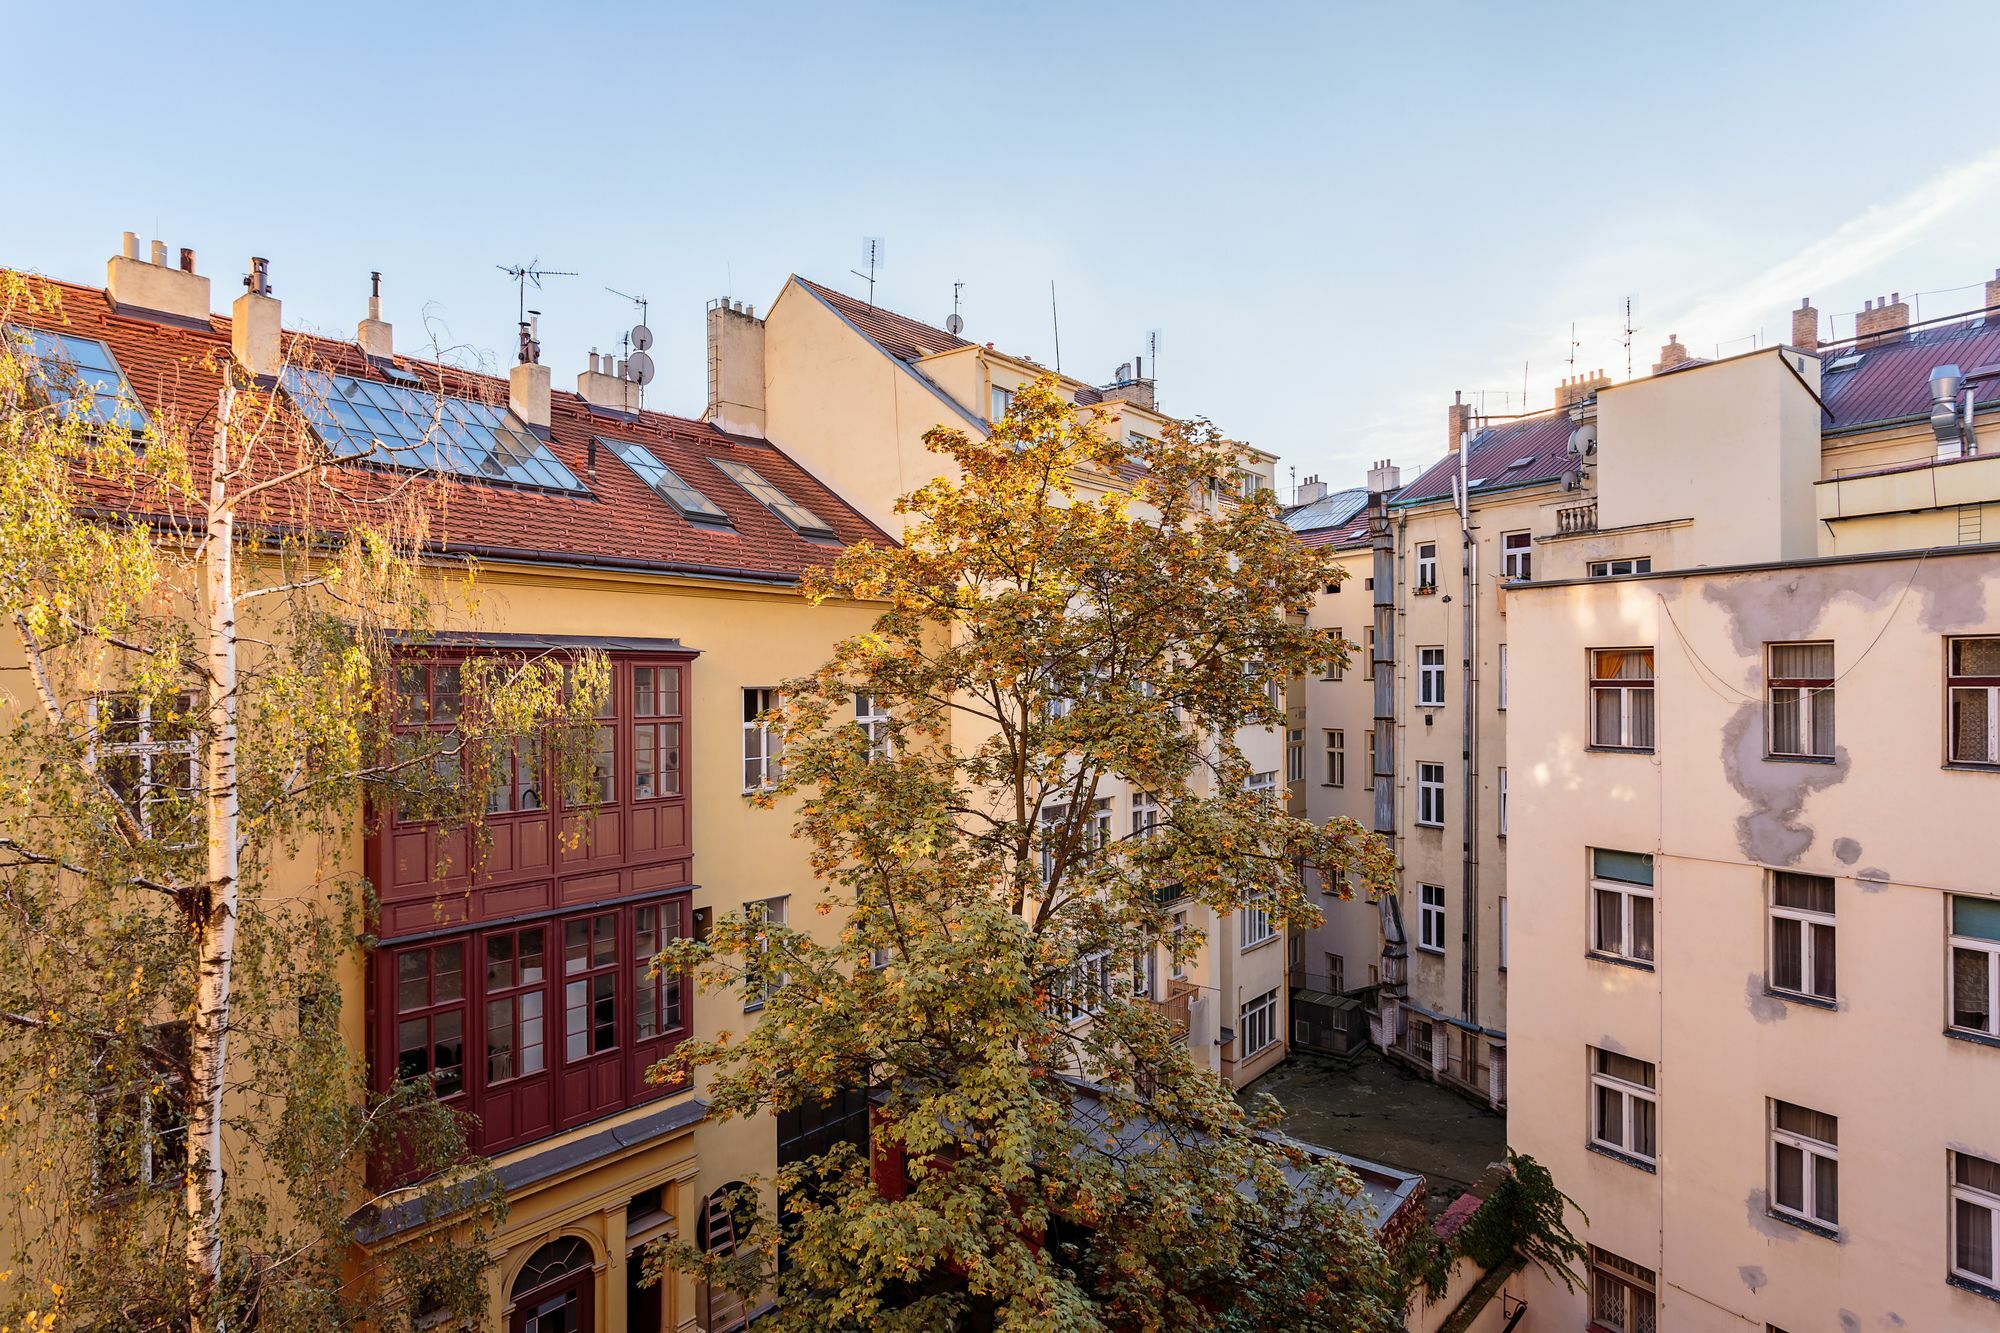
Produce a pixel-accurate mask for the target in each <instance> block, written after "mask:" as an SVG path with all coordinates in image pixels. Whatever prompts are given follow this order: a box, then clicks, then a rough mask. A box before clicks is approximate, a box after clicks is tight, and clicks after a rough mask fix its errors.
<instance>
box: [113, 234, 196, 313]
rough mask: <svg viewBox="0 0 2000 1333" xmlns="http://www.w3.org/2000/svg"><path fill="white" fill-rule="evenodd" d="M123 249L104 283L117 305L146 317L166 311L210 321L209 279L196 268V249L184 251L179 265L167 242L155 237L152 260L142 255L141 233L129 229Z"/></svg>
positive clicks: (115, 258)
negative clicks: (172, 260)
mask: <svg viewBox="0 0 2000 1333" xmlns="http://www.w3.org/2000/svg"><path fill="white" fill-rule="evenodd" d="M119 249H120V253H118V254H115V255H113V256H112V257H111V262H110V263H109V264H107V265H105V270H104V287H105V290H106V291H108V292H110V293H111V303H112V304H113V305H115V306H117V307H118V308H119V309H120V310H121V311H124V312H126V313H129V314H136V315H139V316H142V317H143V316H147V315H153V316H160V315H164V316H166V317H167V318H169V319H173V320H182V321H186V322H189V323H199V324H204V325H205V324H207V323H208V310H209V307H208V300H209V293H208V279H207V278H204V277H202V276H201V275H200V274H198V273H196V272H195V271H194V251H192V250H183V251H181V262H180V267H179V268H176V267H174V266H173V265H171V264H169V263H168V262H167V243H166V242H165V241H154V242H153V244H152V259H151V260H150V262H149V261H147V260H144V259H141V258H139V237H138V235H137V234H136V233H134V232H129V231H128V232H126V233H125V236H124V240H123V244H122V245H121V246H120V247H119Z"/></svg>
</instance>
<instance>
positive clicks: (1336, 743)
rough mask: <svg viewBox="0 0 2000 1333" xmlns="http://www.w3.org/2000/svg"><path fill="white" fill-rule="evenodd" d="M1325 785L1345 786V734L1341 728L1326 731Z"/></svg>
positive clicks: (1329, 728) (1330, 728) (1331, 728)
mask: <svg viewBox="0 0 2000 1333" xmlns="http://www.w3.org/2000/svg"><path fill="white" fill-rule="evenodd" d="M1326 785H1327V786H1329V787H1345V786H1346V785H1347V732H1346V730H1345V729H1344V728H1341V727H1328V728H1327V729H1326Z"/></svg>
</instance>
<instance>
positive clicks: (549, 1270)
mask: <svg viewBox="0 0 2000 1333" xmlns="http://www.w3.org/2000/svg"><path fill="white" fill-rule="evenodd" d="M592 1258H593V1256H592V1251H591V1248H590V1242H589V1241H587V1240H584V1239H583V1238H582V1237H581V1236H559V1237H557V1238H556V1239H555V1240H552V1241H550V1242H548V1243H547V1244H546V1245H544V1246H542V1247H541V1248H540V1249H538V1250H536V1251H535V1252H534V1253H533V1254H531V1255H529V1256H528V1262H527V1263H525V1264H523V1265H521V1271H520V1273H519V1274H518V1275H516V1276H515V1278H514V1286H513V1290H512V1292H511V1293H510V1294H511V1298H512V1300H513V1303H514V1318H513V1321H512V1324H511V1330H512V1333H593V1330H594V1329H595V1328H596V1324H595V1322H594V1320H593V1318H592V1305H593V1301H592V1295H593V1293H594V1280H593V1273H592V1269H591V1264H592Z"/></svg>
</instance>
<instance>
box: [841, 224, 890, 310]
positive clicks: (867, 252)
mask: <svg viewBox="0 0 2000 1333" xmlns="http://www.w3.org/2000/svg"><path fill="white" fill-rule="evenodd" d="M861 262H862V263H864V264H866V265H868V271H867V272H866V273H863V272H862V271H861V270H860V269H858V268H851V269H849V270H847V271H848V272H849V273H852V274H853V275H854V276H855V277H857V278H866V279H867V280H868V304H869V305H870V306H873V305H874V304H875V270H877V269H879V268H881V267H882V238H881V237H880V236H864V237H862V238H861Z"/></svg>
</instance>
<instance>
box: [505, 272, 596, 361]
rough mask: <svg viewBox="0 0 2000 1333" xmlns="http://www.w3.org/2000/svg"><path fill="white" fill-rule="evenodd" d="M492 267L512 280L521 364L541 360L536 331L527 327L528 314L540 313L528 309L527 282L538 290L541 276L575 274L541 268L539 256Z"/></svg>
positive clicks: (570, 275)
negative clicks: (519, 262)
mask: <svg viewBox="0 0 2000 1333" xmlns="http://www.w3.org/2000/svg"><path fill="white" fill-rule="evenodd" d="M493 267H495V268H497V269H499V270H500V271H501V272H502V273H505V274H506V275H507V276H508V277H510V278H512V279H513V280H514V289H515V298H514V301H515V310H514V319H515V322H516V325H517V326H518V327H519V329H520V331H521V351H520V358H521V364H523V365H531V364H533V363H534V362H536V361H539V360H541V358H542V343H541V339H540V338H539V337H537V336H536V331H535V330H533V329H531V328H530V327H529V325H528V316H529V315H531V314H533V315H540V314H541V313H542V312H541V311H539V310H533V311H531V310H529V309H528V284H529V283H531V282H532V283H534V284H535V290H536V291H540V290H541V289H542V279H543V278H573V277H575V276H576V274H574V273H572V272H570V271H569V270H568V269H561V268H543V267H542V261H541V260H540V259H539V258H537V259H530V260H529V261H528V262H527V263H525V264H495V265H494V266H493Z"/></svg>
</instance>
